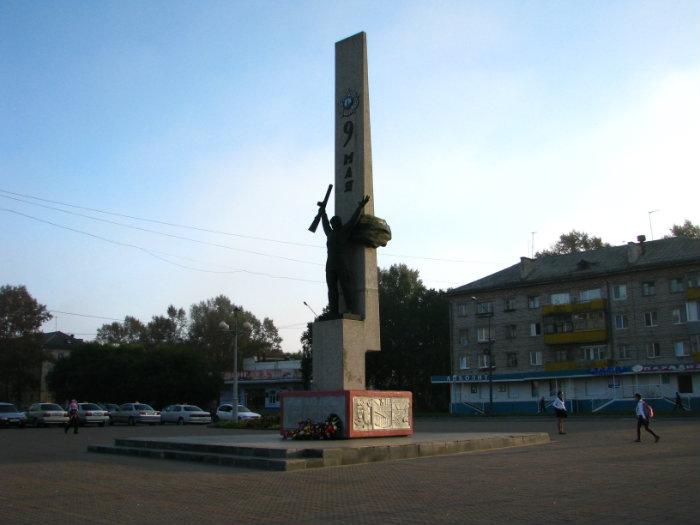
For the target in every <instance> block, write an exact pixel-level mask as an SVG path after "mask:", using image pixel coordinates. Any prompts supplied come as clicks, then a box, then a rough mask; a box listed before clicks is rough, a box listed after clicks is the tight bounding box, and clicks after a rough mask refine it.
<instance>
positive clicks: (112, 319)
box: [49, 310, 121, 321]
mask: <svg viewBox="0 0 700 525" xmlns="http://www.w3.org/2000/svg"><path fill="white" fill-rule="evenodd" d="M49 312H52V313H57V314H64V315H74V316H76V317H89V318H90V319H104V320H105V321H121V319H115V318H114V317H100V316H99V315H88V314H76V313H74V312H64V311H62V310H49Z"/></svg>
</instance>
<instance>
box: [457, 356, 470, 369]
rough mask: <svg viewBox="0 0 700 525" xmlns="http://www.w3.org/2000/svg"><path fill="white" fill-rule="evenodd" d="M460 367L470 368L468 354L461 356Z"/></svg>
mask: <svg viewBox="0 0 700 525" xmlns="http://www.w3.org/2000/svg"><path fill="white" fill-rule="evenodd" d="M459 368H460V370H466V369H467V368H469V357H467V356H466V355H463V356H460V358H459Z"/></svg>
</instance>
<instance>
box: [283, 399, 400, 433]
mask: <svg viewBox="0 0 700 525" xmlns="http://www.w3.org/2000/svg"><path fill="white" fill-rule="evenodd" d="M331 415H336V416H338V418H339V419H340V421H341V424H342V435H341V437H342V438H345V439H354V438H377V437H395V436H410V435H411V434H413V394H412V393H411V392H396V391H386V390H335V391H329V392H316V391H289V392H283V393H282V394H280V434H282V435H283V436H284V435H285V433H287V432H289V431H293V430H295V429H297V428H298V427H299V424H300V423H301V422H303V421H307V420H311V422H312V423H322V422H324V421H326V420H327V419H328V417H329V416H331Z"/></svg>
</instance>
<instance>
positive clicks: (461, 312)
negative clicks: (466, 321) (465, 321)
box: [457, 303, 469, 317]
mask: <svg viewBox="0 0 700 525" xmlns="http://www.w3.org/2000/svg"><path fill="white" fill-rule="evenodd" d="M468 304H469V303H459V304H458V305H457V315H458V316H459V317H466V316H467V306H468Z"/></svg>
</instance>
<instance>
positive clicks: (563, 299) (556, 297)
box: [550, 292, 571, 304]
mask: <svg viewBox="0 0 700 525" xmlns="http://www.w3.org/2000/svg"><path fill="white" fill-rule="evenodd" d="M550 302H551V303H552V304H569V303H570V302H571V296H570V295H569V292H564V293H553V294H552V295H551V297H550Z"/></svg>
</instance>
